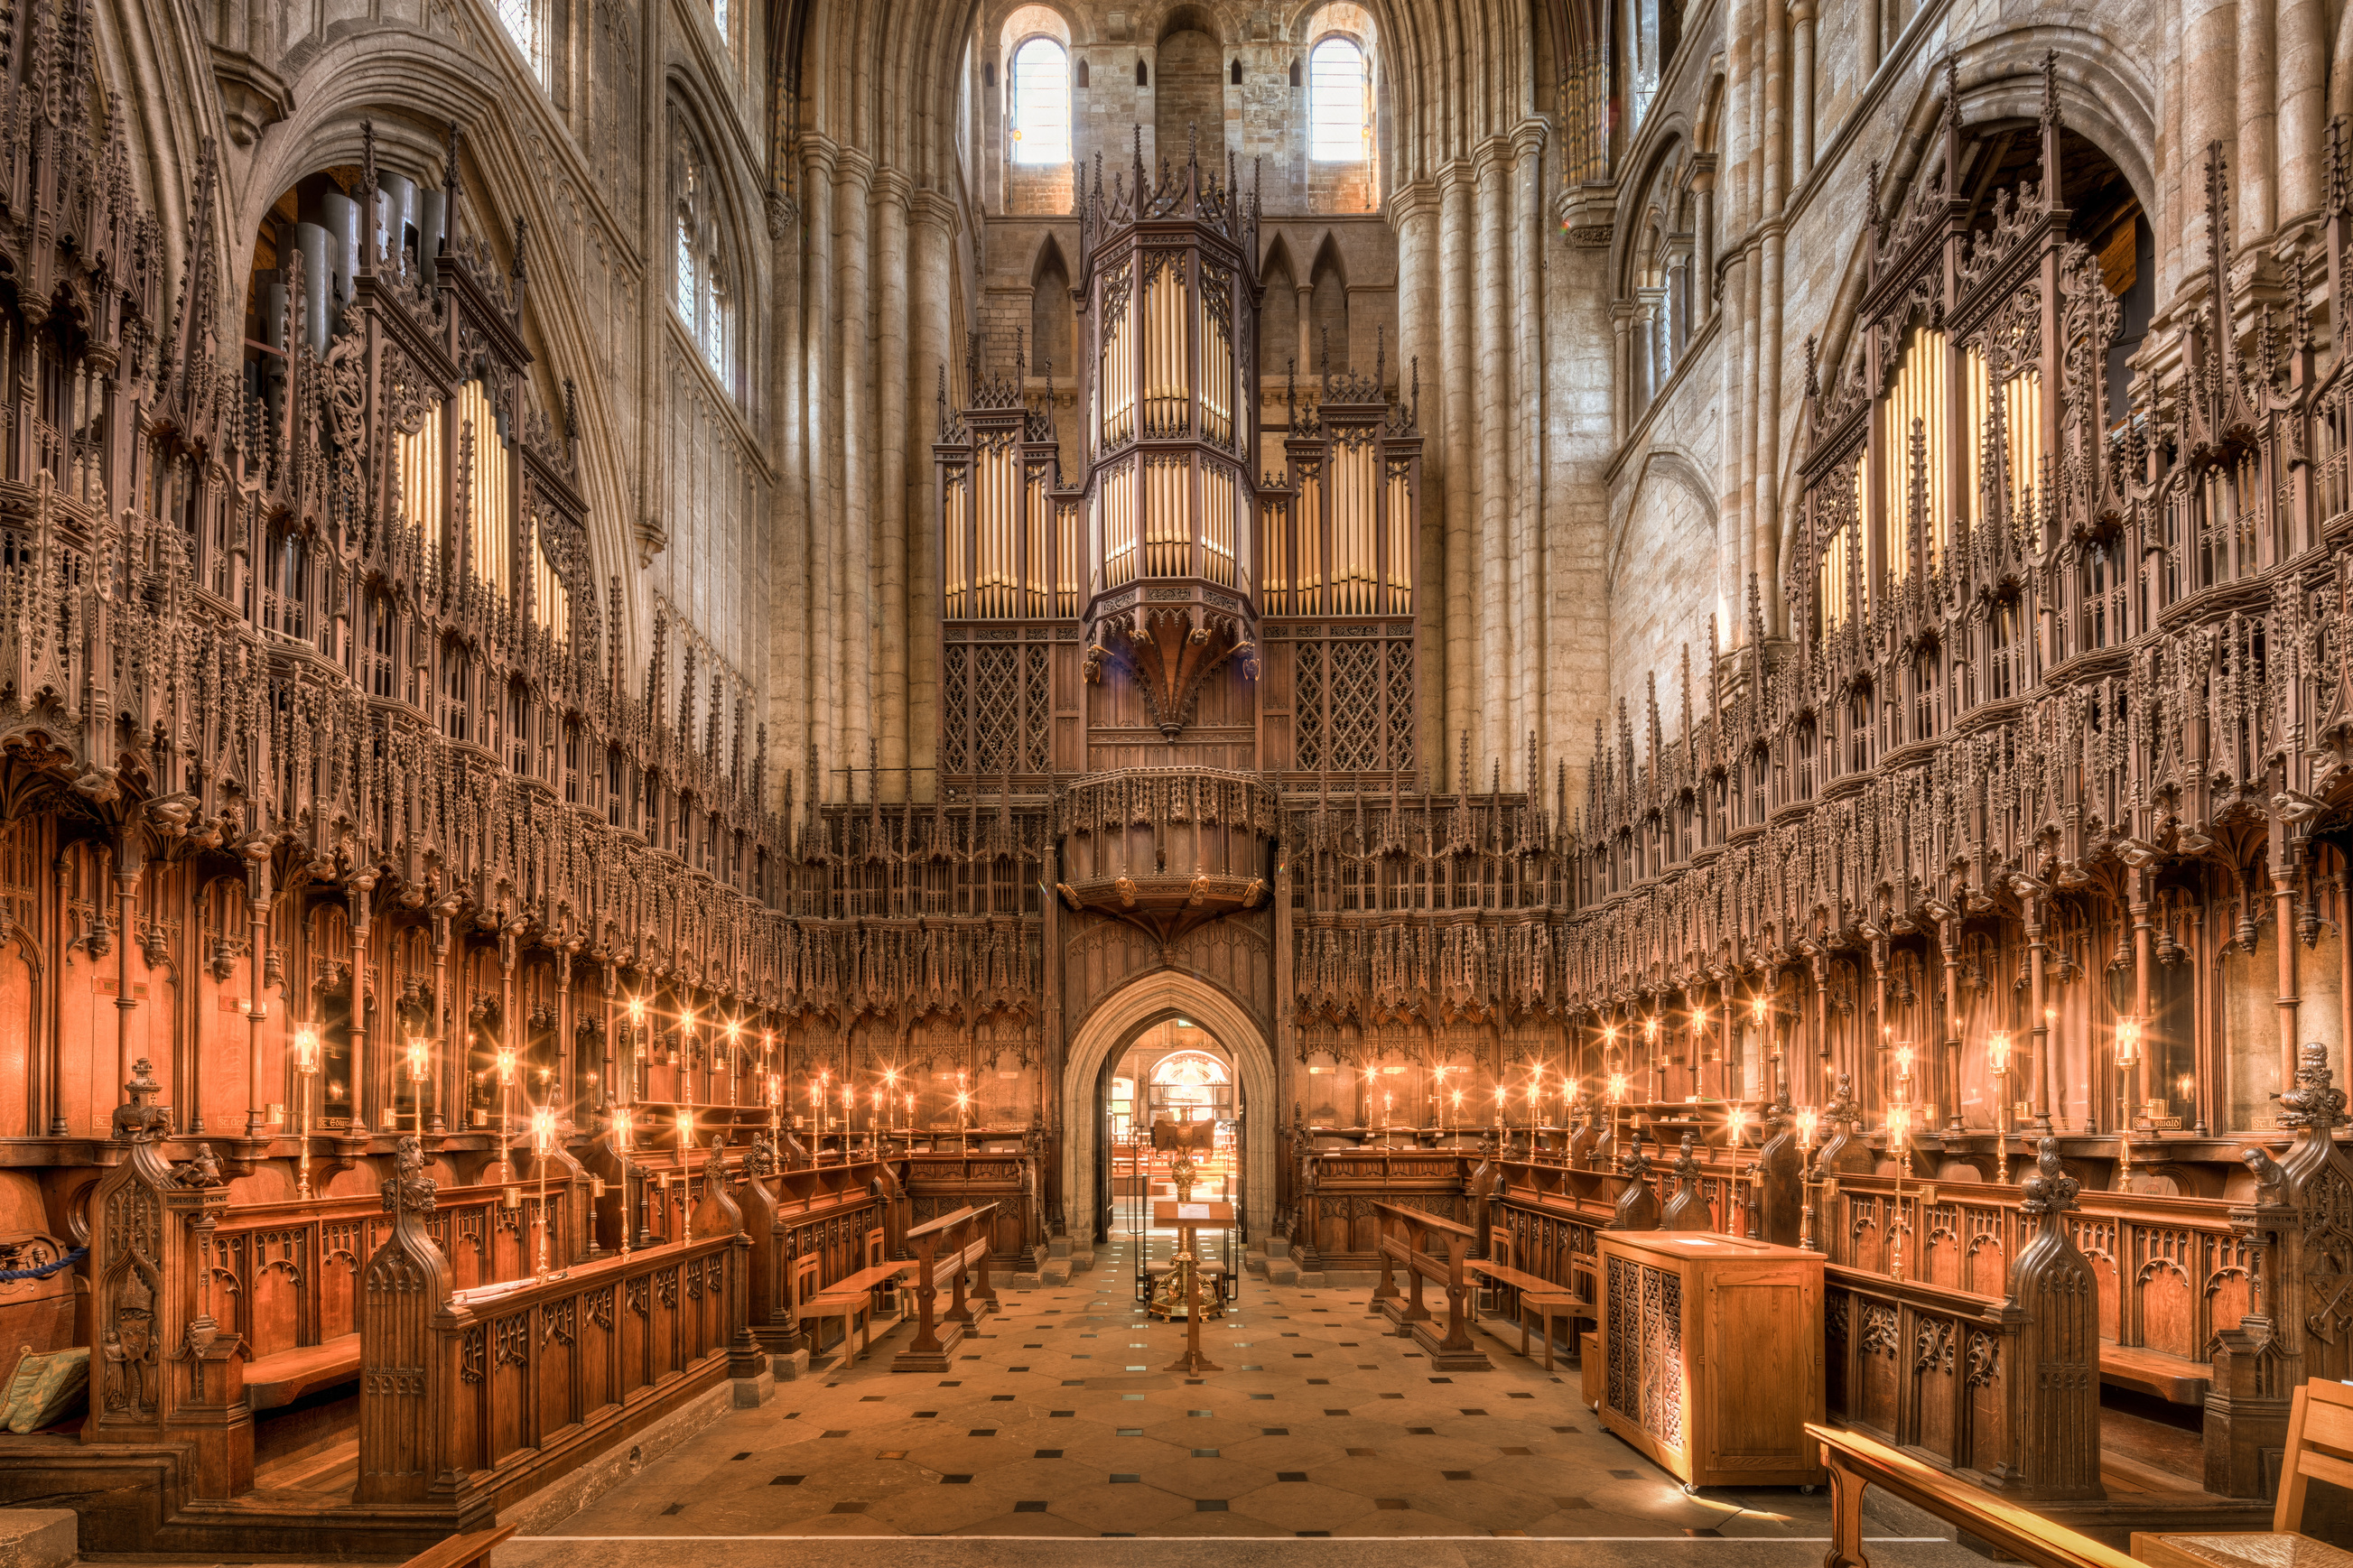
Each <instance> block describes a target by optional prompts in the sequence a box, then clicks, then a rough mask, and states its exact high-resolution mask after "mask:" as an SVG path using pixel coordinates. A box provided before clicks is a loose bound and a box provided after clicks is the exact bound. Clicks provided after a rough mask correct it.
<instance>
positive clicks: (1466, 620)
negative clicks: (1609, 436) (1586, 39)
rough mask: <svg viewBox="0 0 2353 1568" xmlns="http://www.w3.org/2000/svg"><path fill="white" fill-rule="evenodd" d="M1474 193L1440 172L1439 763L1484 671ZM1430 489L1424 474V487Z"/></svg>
mask: <svg viewBox="0 0 2353 1568" xmlns="http://www.w3.org/2000/svg"><path fill="white" fill-rule="evenodd" d="M1474 216H1475V214H1474V213H1473V211H1472V176H1471V170H1470V168H1469V166H1468V165H1466V164H1464V163H1459V162H1458V163H1449V164H1448V165H1447V166H1446V167H1445V168H1444V169H1442V170H1440V172H1439V175H1438V268H1439V273H1438V351H1439V353H1440V357H1441V360H1442V361H1443V363H1442V364H1441V366H1440V385H1441V387H1442V389H1443V396H1442V398H1441V400H1440V409H1441V415H1442V418H1443V421H1444V437H1443V439H1442V440H1441V441H1440V442H1437V443H1435V444H1434V445H1435V446H1436V447H1438V448H1439V449H1440V450H1441V451H1442V452H1443V454H1444V467H1443V468H1442V470H1441V478H1442V479H1443V481H1444V482H1443V489H1444V492H1445V500H1446V707H1445V727H1444V729H1443V730H1442V731H1440V747H1439V755H1438V756H1437V757H1435V758H1433V759H1432V762H1433V763H1442V762H1443V761H1444V760H1445V759H1446V758H1450V757H1451V756H1453V755H1454V754H1455V745H1454V741H1455V737H1456V736H1457V735H1459V734H1460V733H1461V731H1463V730H1464V729H1465V728H1466V727H1468V725H1469V724H1470V721H1471V714H1472V698H1471V694H1472V690H1473V689H1475V688H1474V684H1473V683H1474V681H1475V680H1476V679H1477V674H1478V672H1477V668H1476V656H1475V654H1474V651H1473V647H1472V559H1473V557H1472V489H1471V472H1472V470H1471V460H1472V459H1471V431H1472V418H1471V412H1472V410H1471V319H1472V300H1471V260H1472V222H1473V218H1474ZM1427 450H1429V448H1425V451H1427ZM1426 460H1427V459H1426V458H1425V461H1426ZM1427 489H1428V485H1427V481H1426V480H1425V492H1426V491H1427ZM1459 782H1460V781H1457V780H1452V779H1448V780H1445V781H1443V782H1442V783H1441V784H1440V788H1444V789H1451V788H1453V787H1455V786H1456V784H1458V783H1459Z"/></svg>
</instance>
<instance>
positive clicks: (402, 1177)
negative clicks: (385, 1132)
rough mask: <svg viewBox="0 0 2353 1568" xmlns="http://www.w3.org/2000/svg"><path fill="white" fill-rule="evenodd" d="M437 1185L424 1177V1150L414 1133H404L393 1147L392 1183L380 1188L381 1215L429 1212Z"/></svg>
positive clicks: (430, 1178)
mask: <svg viewBox="0 0 2353 1568" xmlns="http://www.w3.org/2000/svg"><path fill="white" fill-rule="evenodd" d="M440 1185H441V1184H439V1183H438V1182H436V1181H435V1180H434V1179H433V1178H432V1177H430V1176H428V1175H427V1174H426V1173H425V1146H424V1145H423V1144H422V1143H419V1142H417V1134H415V1133H414V1132H409V1133H404V1134H402V1135H401V1140H400V1142H398V1143H396V1144H395V1145H394V1146H393V1154H392V1179H391V1180H390V1181H388V1182H385V1184H384V1186H383V1189H382V1191H383V1194H384V1212H385V1213H386V1214H389V1215H419V1214H429V1213H431V1212H432V1209H433V1206H434V1203H435V1201H436V1200H435V1198H434V1194H435V1193H437V1192H438V1191H439V1190H440Z"/></svg>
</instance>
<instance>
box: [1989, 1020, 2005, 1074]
mask: <svg viewBox="0 0 2353 1568" xmlns="http://www.w3.org/2000/svg"><path fill="white" fill-rule="evenodd" d="M1986 1070H1987V1071H1988V1072H1989V1073H1991V1074H1993V1075H1994V1076H1995V1077H1996V1078H2000V1077H2002V1076H2003V1075H2005V1074H2006V1073H2008V1072H2009V1071H2010V1031H2009V1030H2007V1029H1996V1030H1995V1031H1994V1032H1993V1033H1992V1034H1991V1035H1990V1036H1989V1037H1987V1039H1986Z"/></svg>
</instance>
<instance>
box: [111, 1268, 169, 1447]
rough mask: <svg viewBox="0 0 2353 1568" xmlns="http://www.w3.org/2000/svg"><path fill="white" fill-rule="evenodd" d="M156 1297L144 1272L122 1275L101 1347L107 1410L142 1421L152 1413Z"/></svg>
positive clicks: (130, 1271)
mask: <svg viewBox="0 0 2353 1568" xmlns="http://www.w3.org/2000/svg"><path fill="white" fill-rule="evenodd" d="M155 1353H156V1343H155V1296H154V1292H153V1290H152V1289H150V1288H149V1287H148V1284H147V1279H146V1276H145V1272H144V1271H143V1270H142V1269H140V1268H132V1269H130V1270H128V1271H127V1272H126V1273H124V1275H123V1277H122V1284H121V1288H120V1289H117V1290H116V1291H115V1294H114V1311H113V1314H112V1316H111V1319H110V1320H109V1321H108V1322H107V1325H106V1334H105V1338H104V1342H103V1343H102V1344H101V1345H100V1359H101V1360H102V1361H103V1362H104V1363H105V1377H106V1393H105V1401H106V1410H107V1414H109V1415H121V1416H125V1417H128V1418H130V1419H132V1420H138V1419H142V1418H143V1417H146V1416H148V1415H153V1414H154V1413H155Z"/></svg>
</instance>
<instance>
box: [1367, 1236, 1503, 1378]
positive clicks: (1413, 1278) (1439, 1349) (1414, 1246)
mask: <svg viewBox="0 0 2353 1568" xmlns="http://www.w3.org/2000/svg"><path fill="white" fill-rule="evenodd" d="M1373 1209H1374V1212H1375V1213H1376V1214H1377V1215H1378V1216H1379V1218H1380V1224H1381V1232H1380V1238H1379V1242H1378V1245H1377V1250H1378V1253H1379V1256H1380V1261H1381V1282H1380V1284H1379V1285H1378V1286H1377V1288H1376V1289H1374V1291H1373V1306H1374V1309H1375V1310H1377V1311H1378V1312H1380V1313H1381V1314H1382V1315H1383V1316H1384V1317H1387V1318H1388V1320H1389V1321H1391V1322H1393V1323H1395V1324H1397V1325H1398V1333H1400V1334H1404V1335H1409V1336H1410V1337H1411V1338H1412V1340H1413V1342H1414V1343H1416V1344H1418V1345H1419V1346H1420V1347H1421V1349H1422V1353H1423V1354H1425V1355H1427V1356H1428V1357H1429V1358H1430V1367H1431V1369H1432V1370H1434V1371H1439V1372H1493V1370H1494V1369H1495V1363H1493V1362H1492V1361H1489V1360H1488V1359H1487V1352H1484V1351H1482V1350H1481V1349H1480V1348H1479V1347H1478V1345H1476V1344H1475V1343H1473V1342H1472V1339H1471V1309H1470V1300H1471V1288H1470V1285H1469V1284H1468V1282H1467V1281H1466V1280H1465V1279H1464V1265H1465V1264H1466V1263H1467V1262H1468V1261H1469V1259H1470V1256H1471V1248H1472V1245H1473V1243H1474V1242H1476V1240H1477V1239H1478V1238H1477V1236H1476V1235H1475V1233H1473V1232H1472V1229H1471V1227H1470V1226H1467V1225H1457V1224H1456V1223H1455V1222H1454V1221H1452V1220H1451V1219H1441V1218H1440V1217H1439V1216H1438V1215H1432V1214H1425V1213H1423V1212H1422V1211H1421V1210H1419V1209H1412V1208H1406V1207H1403V1206H1401V1205H1397V1204H1375V1205H1373ZM1431 1237H1436V1238H1437V1239H1438V1240H1439V1241H1440V1242H1442V1243H1443V1244H1444V1245H1445V1247H1446V1257H1445V1259H1444V1260H1443V1261H1442V1262H1441V1261H1440V1259H1439V1258H1436V1257H1434V1256H1433V1255H1432V1254H1431V1253H1430V1250H1429V1242H1430V1238H1431ZM1398 1264H1403V1265H1404V1266H1405V1269H1406V1278H1407V1279H1408V1280H1409V1283H1410V1286H1411V1292H1412V1293H1411V1295H1410V1296H1409V1298H1408V1299H1407V1300H1404V1301H1403V1302H1400V1301H1399V1300H1398V1289H1397V1276H1396V1273H1395V1266H1396V1265H1398ZM1425 1279H1432V1280H1436V1281H1437V1282H1438V1283H1439V1284H1440V1285H1443V1286H1444V1287H1445V1288H1446V1331H1445V1332H1444V1333H1443V1334H1440V1333H1439V1332H1438V1331H1437V1328H1436V1324H1435V1320H1433V1319H1432V1318H1431V1317H1430V1309H1429V1308H1427V1307H1425V1306H1424V1305H1423V1304H1422V1300H1421V1286H1422V1281H1423V1280H1425Z"/></svg>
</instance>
